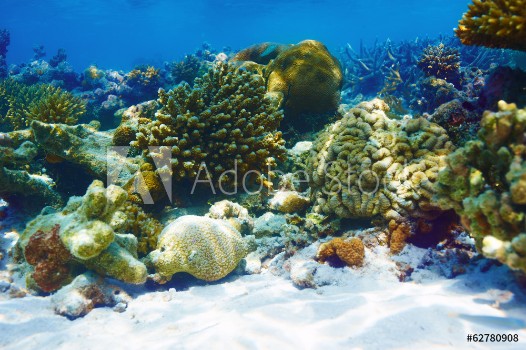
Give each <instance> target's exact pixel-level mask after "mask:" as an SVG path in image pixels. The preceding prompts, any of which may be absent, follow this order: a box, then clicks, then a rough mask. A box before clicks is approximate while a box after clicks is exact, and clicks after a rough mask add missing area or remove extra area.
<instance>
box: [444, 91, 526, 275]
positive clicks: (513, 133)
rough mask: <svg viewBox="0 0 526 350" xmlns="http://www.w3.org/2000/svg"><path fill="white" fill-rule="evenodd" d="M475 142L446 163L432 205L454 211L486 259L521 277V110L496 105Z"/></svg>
mask: <svg viewBox="0 0 526 350" xmlns="http://www.w3.org/2000/svg"><path fill="white" fill-rule="evenodd" d="M498 106H499V111H498V112H490V111H486V112H484V114H483V116H482V121H481V130H480V131H479V133H478V139H477V140H473V141H469V142H467V143H466V145H465V146H464V147H462V148H459V149H458V150H456V151H455V152H453V153H451V154H450V155H449V156H448V158H447V167H446V168H445V169H443V170H442V171H441V172H440V173H439V176H438V186H437V190H438V194H439V196H437V203H438V204H439V205H440V206H441V207H442V208H444V209H454V210H455V211H456V212H457V214H459V215H460V217H461V220H462V224H463V225H464V226H465V227H466V229H467V230H468V231H469V232H470V233H471V235H472V236H473V237H474V238H475V242H476V246H477V248H478V250H479V251H481V252H482V253H483V254H484V255H485V256H487V257H490V258H496V259H498V260H499V261H501V262H502V263H505V264H507V265H509V266H510V267H511V268H514V269H520V270H522V271H525V272H526V249H524V248H525V246H526V233H525V225H526V220H525V214H526V211H525V209H524V205H526V163H525V160H526V146H525V136H524V135H525V132H526V109H518V108H517V106H516V105H515V104H506V103H505V102H504V101H500V102H499V104H498Z"/></svg>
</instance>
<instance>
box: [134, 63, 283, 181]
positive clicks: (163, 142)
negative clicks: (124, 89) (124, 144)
mask: <svg viewBox="0 0 526 350" xmlns="http://www.w3.org/2000/svg"><path fill="white" fill-rule="evenodd" d="M158 102H159V103H160V105H161V109H160V110H158V111H157V113H156V119H155V120H153V121H151V122H150V123H148V124H144V125H139V132H138V133H137V135H136V136H137V140H136V141H133V142H132V143H131V145H132V146H134V147H138V148H140V149H142V150H144V152H145V156H146V157H150V154H149V152H148V147H149V146H162V147H161V149H167V150H168V151H169V152H170V153H171V155H172V157H173V158H172V160H171V162H172V170H173V178H174V179H175V180H182V179H195V178H196V176H198V175H201V179H202V178H205V179H206V180H211V181H212V182H213V183H218V182H219V179H220V176H221V175H222V174H224V172H225V171H227V170H232V172H230V173H227V174H226V175H225V176H223V178H222V183H223V184H229V183H234V182H236V181H240V180H241V178H238V179H236V177H237V176H238V175H241V176H243V175H245V174H246V173H247V172H248V171H250V170H256V171H260V172H264V173H266V171H265V170H266V169H267V167H269V166H273V165H275V164H276V161H277V160H283V159H284V157H285V148H284V141H283V140H282V138H281V132H278V131H276V129H277V127H278V126H279V123H280V121H281V119H282V113H281V112H280V111H278V110H277V106H275V105H274V104H273V103H272V101H271V100H269V99H267V98H266V97H265V87H264V81H263V79H262V78H261V76H259V75H254V74H251V73H249V72H246V71H236V70H235V69H234V68H233V67H231V66H229V65H227V64H222V63H219V64H218V65H216V67H215V68H213V69H211V70H210V71H209V72H208V73H207V74H205V75H204V76H203V78H202V79H199V78H198V79H196V82H195V85H194V88H193V89H192V88H190V86H189V85H188V84H184V83H183V84H180V85H179V86H177V87H175V88H174V89H173V90H171V91H169V92H166V91H164V90H160V92H159V100H158ZM203 164H204V165H206V168H203ZM201 172H203V174H200V173H201ZM232 173H233V174H232ZM232 175H234V176H232ZM208 176H209V178H207V177H208ZM206 180H203V181H206Z"/></svg>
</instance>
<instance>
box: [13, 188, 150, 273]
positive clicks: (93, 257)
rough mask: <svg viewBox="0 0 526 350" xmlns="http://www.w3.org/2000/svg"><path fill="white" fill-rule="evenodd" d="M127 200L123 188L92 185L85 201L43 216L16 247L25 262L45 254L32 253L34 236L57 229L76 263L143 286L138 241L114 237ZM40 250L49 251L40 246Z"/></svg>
mask: <svg viewBox="0 0 526 350" xmlns="http://www.w3.org/2000/svg"><path fill="white" fill-rule="evenodd" d="M126 198H127V194H126V191H124V190H123V189H122V188H120V187H117V186H113V185H111V186H108V188H104V185H103V184H102V182H101V181H98V180H97V181H94V182H93V183H92V184H91V185H90V187H89V188H88V190H87V192H86V194H85V195H84V197H71V198H70V200H69V202H68V204H67V205H66V206H65V207H64V208H63V209H62V211H59V212H56V213H50V214H45V213H44V214H41V215H39V216H38V217H36V218H35V219H34V220H32V221H31V222H29V223H28V225H27V227H26V229H25V230H24V232H23V233H22V235H21V238H20V240H19V242H18V245H19V247H20V249H21V250H22V251H23V252H25V256H26V258H27V257H29V256H34V255H38V254H44V252H42V251H41V252H35V249H34V247H33V245H31V242H32V241H35V239H36V238H35V235H40V232H49V231H52V230H53V229H54V228H56V227H57V225H58V227H60V229H59V231H58V234H59V236H60V240H61V242H62V244H63V245H64V247H65V248H66V250H67V251H68V252H69V254H71V256H72V259H73V260H74V262H75V263H78V264H82V265H85V266H86V267H88V268H89V269H92V270H95V271H96V272H98V273H100V274H102V275H106V276H110V277H114V278H116V279H119V280H121V281H124V282H128V283H143V282H144V281H145V280H146V267H145V266H144V265H143V264H142V263H141V262H140V261H139V260H137V239H136V238H135V237H134V236H132V235H121V234H116V230H118V229H119V228H120V227H122V226H123V225H124V223H125V221H126V215H125V214H124V213H123V212H122V211H121V210H122V207H123V204H124V202H125V201H126ZM28 249H29V251H30V252H31V254H29V251H28ZM40 249H48V248H45V247H43V246H42V245H40ZM28 262H29V263H31V261H29V260H28ZM35 272H36V271H35Z"/></svg>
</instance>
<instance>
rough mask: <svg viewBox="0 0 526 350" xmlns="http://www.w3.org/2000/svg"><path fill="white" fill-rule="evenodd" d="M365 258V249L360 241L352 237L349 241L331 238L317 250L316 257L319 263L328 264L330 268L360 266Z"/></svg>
mask: <svg viewBox="0 0 526 350" xmlns="http://www.w3.org/2000/svg"><path fill="white" fill-rule="evenodd" d="M364 256H365V248H364V246H363V243H362V241H361V240H360V239H359V238H357V237H353V238H351V239H349V240H345V241H344V240H343V239H341V238H333V239H332V240H331V241H329V242H327V243H323V244H322V245H320V247H319V248H318V253H317V254H316V257H317V259H318V261H319V262H321V263H324V262H326V261H327V262H328V263H329V265H331V266H341V265H342V263H343V264H345V265H347V266H362V264H363V259H364Z"/></svg>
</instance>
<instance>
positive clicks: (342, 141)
mask: <svg viewBox="0 0 526 350" xmlns="http://www.w3.org/2000/svg"><path fill="white" fill-rule="evenodd" d="M387 110H388V107H387V105H386V104H385V103H384V102H383V101H381V100H373V101H372V102H369V103H362V104H360V105H358V107H357V108H352V109H350V110H349V111H348V112H347V113H346V114H345V116H344V117H343V118H342V119H341V120H339V121H337V122H336V123H334V124H331V125H330V126H329V127H327V128H326V129H325V130H324V131H323V132H321V133H320V134H319V135H318V137H317V139H316V140H315V142H314V145H313V147H312V149H311V151H310V152H311V155H310V157H309V158H308V159H307V173H308V174H309V177H310V178H309V181H310V182H311V187H312V194H313V197H314V199H315V207H314V209H315V210H316V211H319V212H323V213H326V214H336V215H337V216H339V217H344V218H351V217H368V218H370V217H374V216H380V217H383V218H385V219H387V220H391V219H395V220H397V221H399V220H403V219H404V218H409V217H434V216H435V215H436V211H437V209H438V208H437V207H436V206H435V205H433V203H432V202H431V199H432V197H433V195H434V193H435V189H434V186H433V185H434V183H435V181H436V179H437V176H438V171H439V170H440V169H441V168H442V167H443V166H445V157H446V156H447V155H448V154H449V153H450V151H451V150H452V147H453V145H452V143H451V142H450V141H449V138H448V136H447V134H446V132H445V130H444V129H442V128H441V127H440V126H438V125H436V124H433V123H430V122H429V121H427V120H425V119H423V118H418V119H409V120H403V121H400V120H392V119H389V118H388V117H387V116H386V114H385V112H386V111H387Z"/></svg>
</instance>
